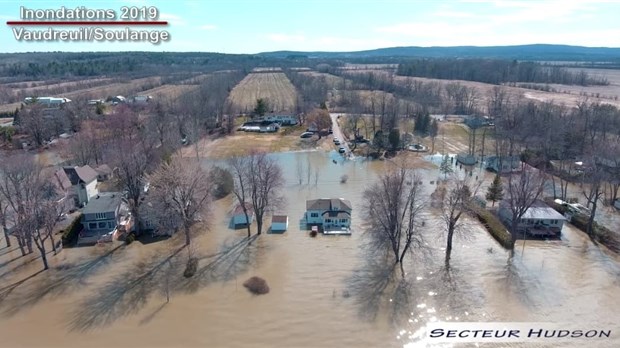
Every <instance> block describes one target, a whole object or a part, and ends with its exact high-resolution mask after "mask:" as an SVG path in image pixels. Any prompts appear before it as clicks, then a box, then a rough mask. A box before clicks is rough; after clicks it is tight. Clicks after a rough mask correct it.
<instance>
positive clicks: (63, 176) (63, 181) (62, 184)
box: [54, 169, 71, 191]
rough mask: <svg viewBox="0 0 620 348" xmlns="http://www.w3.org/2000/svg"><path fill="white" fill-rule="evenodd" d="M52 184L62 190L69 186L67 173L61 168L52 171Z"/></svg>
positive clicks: (69, 181)
mask: <svg viewBox="0 0 620 348" xmlns="http://www.w3.org/2000/svg"><path fill="white" fill-rule="evenodd" d="M54 184H55V185H57V187H58V188H59V189H61V190H63V191H66V190H68V189H69V188H71V180H69V177H68V176H67V173H65V171H64V170H62V169H58V170H57V171H55V172H54Z"/></svg>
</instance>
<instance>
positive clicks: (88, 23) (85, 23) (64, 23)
mask: <svg viewBox="0 0 620 348" xmlns="http://www.w3.org/2000/svg"><path fill="white" fill-rule="evenodd" d="M6 25H59V26H73V25H82V26H91V25H131V26H140V25H168V21H7V22H6Z"/></svg>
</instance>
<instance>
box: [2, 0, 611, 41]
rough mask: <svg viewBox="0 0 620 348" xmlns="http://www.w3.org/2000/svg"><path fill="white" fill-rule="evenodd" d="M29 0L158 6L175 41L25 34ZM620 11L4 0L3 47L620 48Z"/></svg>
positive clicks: (593, 4)
mask: <svg viewBox="0 0 620 348" xmlns="http://www.w3.org/2000/svg"><path fill="white" fill-rule="evenodd" d="M20 5H21V6H25V7H27V8H32V9H58V8H60V6H63V5H64V6H65V7H67V8H75V7H77V6H86V7H87V8H90V9H114V10H116V11H117V13H120V7H121V6H156V7H158V8H159V10H160V12H161V14H162V15H161V19H165V20H168V21H169V22H170V25H169V26H168V27H167V28H166V30H168V32H169V33H170V35H171V40H170V41H169V42H165V43H162V44H160V45H152V44H149V43H118V42H117V43H76V42H48V43H28V42H18V41H16V40H15V38H14V36H13V33H12V31H11V28H10V27H9V26H7V25H6V24H4V23H5V22H6V21H7V20H19V6H20ZM619 14H620V1H597V0H592V1H588V0H530V1H526V0H519V1H517V0H507V1H500V0H460V1H459V0H454V1H447V0H446V1H431V0H428V1H412V0H410V1H405V0H386V1H368V0H358V1H348V0H341V1H338V0H332V1H326V0H318V1H310V0H302V1H294V0H289V1H275V0H270V1H260V0H255V1H251V0H245V1H240V0H229V1H219V0H215V1H205V0H203V1H188V0H175V1H151V0H129V1H113V0H110V1H97V0H95V1H86V0H82V1H71V0H66V1H5V0H0V20H2V22H3V29H2V32H1V33H0V52H25V51H141V50H145V51H204V52H223V53H257V52H264V51H275V50H303V51H319V50H320V51H353V50H363V49H373V48H381V47H390V46H455V45H478V46H488V45H515V44H529V43H553V44H570V45H583V46H607V47H620V24H618V23H620V20H619V19H618V18H619V17H618V15H619ZM37 29H41V28H37ZM137 29H141V28H137ZM142 29H144V28H142ZM151 29H152V28H151Z"/></svg>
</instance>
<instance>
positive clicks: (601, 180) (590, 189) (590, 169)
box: [581, 149, 608, 236]
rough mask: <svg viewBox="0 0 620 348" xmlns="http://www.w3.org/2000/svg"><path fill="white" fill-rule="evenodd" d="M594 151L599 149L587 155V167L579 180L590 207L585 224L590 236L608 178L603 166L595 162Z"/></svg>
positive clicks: (593, 150)
mask: <svg viewBox="0 0 620 348" xmlns="http://www.w3.org/2000/svg"><path fill="white" fill-rule="evenodd" d="M595 153H600V151H598V149H592V150H591V154H590V155H589V156H587V157H588V162H587V165H586V166H587V168H586V170H585V171H584V173H583V175H582V181H581V188H582V191H581V192H582V193H583V196H584V197H585V198H586V200H587V202H588V208H590V216H589V217H588V225H587V226H586V233H588V235H590V236H592V232H593V230H592V227H593V226H594V217H595V216H596V210H597V208H598V203H599V201H600V200H601V198H603V194H604V192H603V191H604V185H605V180H606V179H608V174H607V173H606V171H605V170H604V167H603V166H602V165H600V164H599V163H597V158H596V155H595Z"/></svg>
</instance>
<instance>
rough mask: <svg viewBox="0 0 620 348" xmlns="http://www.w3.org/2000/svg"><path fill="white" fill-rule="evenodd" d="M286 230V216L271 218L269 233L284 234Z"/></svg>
mask: <svg viewBox="0 0 620 348" xmlns="http://www.w3.org/2000/svg"><path fill="white" fill-rule="evenodd" d="M287 229H288V216H287V215H274V216H272V217H271V233H284V232H285V231H286V230H287Z"/></svg>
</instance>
